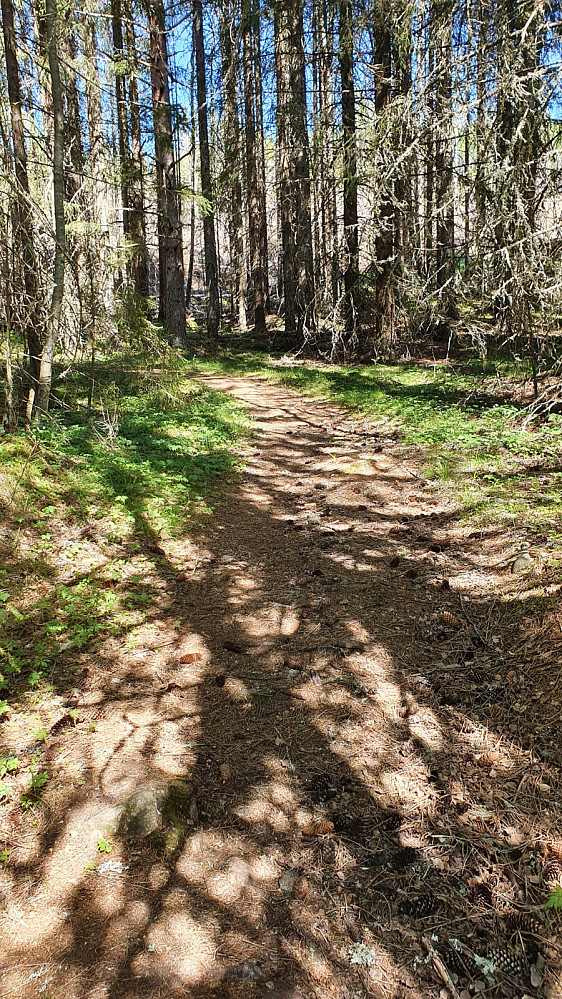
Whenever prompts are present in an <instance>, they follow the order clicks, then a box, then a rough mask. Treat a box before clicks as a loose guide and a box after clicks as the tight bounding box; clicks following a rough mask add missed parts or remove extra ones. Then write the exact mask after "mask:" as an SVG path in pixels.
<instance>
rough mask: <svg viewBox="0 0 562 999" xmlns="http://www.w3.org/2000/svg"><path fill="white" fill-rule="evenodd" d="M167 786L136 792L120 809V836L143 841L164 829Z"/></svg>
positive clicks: (156, 786)
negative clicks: (163, 819)
mask: <svg viewBox="0 0 562 999" xmlns="http://www.w3.org/2000/svg"><path fill="white" fill-rule="evenodd" d="M167 790H168V789H167V787H166V785H165V784H158V785H153V786H152V787H147V788H143V789H142V790H141V791H136V792H135V794H133V795H131V797H130V798H127V799H126V801H124V802H123V803H122V804H121V806H120V809H119V821H118V825H117V832H118V834H119V835H120V836H125V837H129V836H131V837H138V838H140V839H143V838H144V837H145V836H150V834H151V833H153V832H156V830H157V829H161V828H162V811H161V809H162V806H163V804H164V801H165V800H166V794H167Z"/></svg>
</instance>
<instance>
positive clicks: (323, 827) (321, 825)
mask: <svg viewBox="0 0 562 999" xmlns="http://www.w3.org/2000/svg"><path fill="white" fill-rule="evenodd" d="M333 831H334V823H333V822H328V820H327V819H326V820H321V821H320V822H309V823H308V825H307V826H304V828H303V829H301V836H326V835H327V834H328V833H331V832H333Z"/></svg>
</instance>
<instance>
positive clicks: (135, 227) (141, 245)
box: [124, 0, 148, 299]
mask: <svg viewBox="0 0 562 999" xmlns="http://www.w3.org/2000/svg"><path fill="white" fill-rule="evenodd" d="M124 15H125V38H126V43H127V60H128V64H129V122H130V130H131V152H130V157H131V159H130V178H129V190H128V204H129V238H130V240H131V244H132V247H133V258H132V271H133V286H134V289H135V292H136V294H137V295H140V296H141V298H145V299H146V298H147V297H148V254H147V249H146V225H145V205H144V167H143V158H142V141H141V123H140V105H139V92H138V84H137V69H136V67H137V62H138V59H137V46H136V39H135V27H134V20H133V10H132V5H131V2H130V0H124Z"/></svg>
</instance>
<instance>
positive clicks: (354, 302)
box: [339, 0, 361, 351]
mask: <svg viewBox="0 0 562 999" xmlns="http://www.w3.org/2000/svg"><path fill="white" fill-rule="evenodd" d="M352 15H353V10H352V3H351V0H340V5H339V16H340V39H339V41H340V46H339V62H340V77H341V120H342V142H343V150H342V151H343V167H344V178H343V250H344V253H345V257H346V261H345V269H344V275H343V281H344V292H345V303H344V323H345V332H346V340H347V343H346V349H347V350H349V349H351V350H352V351H353V350H355V349H356V348H357V345H358V337H359V332H360V325H361V321H360V315H359V308H358V290H359V289H358V282H359V217H358V209H357V136H356V127H355V81H354V76H353V24H352Z"/></svg>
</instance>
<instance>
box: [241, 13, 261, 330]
mask: <svg viewBox="0 0 562 999" xmlns="http://www.w3.org/2000/svg"><path fill="white" fill-rule="evenodd" d="M252 15H253V12H252V5H251V2H249V0H244V3H243V7H242V17H243V33H242V42H243V65H244V112H245V129H244V132H245V137H246V176H247V189H248V223H249V224H248V238H249V244H250V272H251V288H252V305H253V310H254V325H255V328H256V330H257V331H263V330H265V307H266V301H267V287H266V279H265V270H264V261H263V252H262V245H261V240H262V235H263V233H262V214H263V212H262V208H263V206H262V198H261V194H260V178H259V169H258V138H257V132H256V101H255V91H256V86H255V73H254V46H253V42H252V33H253V23H252V21H253V16H252Z"/></svg>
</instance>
